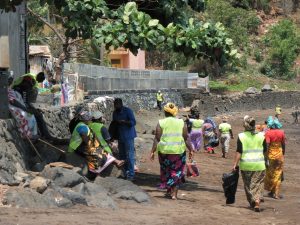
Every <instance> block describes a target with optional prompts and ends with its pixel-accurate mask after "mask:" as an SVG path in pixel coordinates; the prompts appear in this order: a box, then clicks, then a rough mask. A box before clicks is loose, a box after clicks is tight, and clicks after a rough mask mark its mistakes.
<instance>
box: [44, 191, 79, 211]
mask: <svg viewBox="0 0 300 225" xmlns="http://www.w3.org/2000/svg"><path fill="white" fill-rule="evenodd" d="M44 196H47V197H49V198H50V199H52V200H53V201H54V202H55V204H56V206H57V207H62V208H69V207H71V206H73V202H72V201H71V200H69V199H67V198H65V197H64V196H63V195H62V194H61V193H59V192H58V191H56V190H54V189H50V188H48V189H47V190H46V191H45V192H44Z"/></svg>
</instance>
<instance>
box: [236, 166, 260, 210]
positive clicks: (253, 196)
mask: <svg viewBox="0 0 300 225" xmlns="http://www.w3.org/2000/svg"><path fill="white" fill-rule="evenodd" d="M241 174H242V178H243V181H244V188H245V193H246V196H247V200H248V202H249V204H250V206H253V204H254V203H255V201H260V199H261V198H262V197H263V191H264V178H265V174H266V173H265V170H263V171H243V170H241Z"/></svg>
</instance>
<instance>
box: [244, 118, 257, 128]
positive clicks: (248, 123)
mask: <svg viewBox="0 0 300 225" xmlns="http://www.w3.org/2000/svg"><path fill="white" fill-rule="evenodd" d="M244 128H245V131H251V132H255V119H254V118H253V117H252V116H248V115H246V116H245V117H244Z"/></svg>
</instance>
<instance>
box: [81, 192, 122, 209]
mask: <svg viewBox="0 0 300 225" xmlns="http://www.w3.org/2000/svg"><path fill="white" fill-rule="evenodd" d="M86 200H87V205H88V206H94V207H99V208H110V209H117V208H118V206H117V204H116V203H115V201H114V200H113V199H112V198H111V197H110V196H108V194H107V193H105V192H101V193H98V194H96V195H93V196H88V197H87V198H86Z"/></svg>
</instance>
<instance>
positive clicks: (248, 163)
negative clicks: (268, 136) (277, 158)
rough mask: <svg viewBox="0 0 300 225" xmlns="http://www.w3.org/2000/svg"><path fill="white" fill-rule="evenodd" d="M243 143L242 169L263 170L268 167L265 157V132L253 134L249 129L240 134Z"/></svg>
mask: <svg viewBox="0 0 300 225" xmlns="http://www.w3.org/2000/svg"><path fill="white" fill-rule="evenodd" d="M239 139H240V141H241V142H242V145H243V152H242V155H241V160H240V169H241V170H244V171H262V170H265V169H266V166H265V158H264V153H263V151H264V149H263V143H264V139H265V137H264V134H262V133H257V134H251V132H249V131H245V132H244V133H240V134H239Z"/></svg>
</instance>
